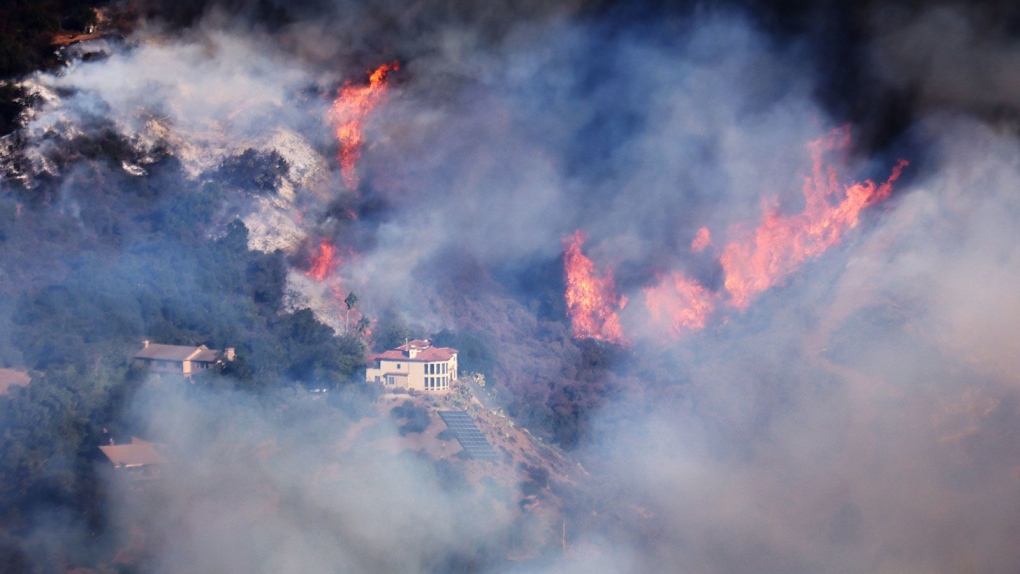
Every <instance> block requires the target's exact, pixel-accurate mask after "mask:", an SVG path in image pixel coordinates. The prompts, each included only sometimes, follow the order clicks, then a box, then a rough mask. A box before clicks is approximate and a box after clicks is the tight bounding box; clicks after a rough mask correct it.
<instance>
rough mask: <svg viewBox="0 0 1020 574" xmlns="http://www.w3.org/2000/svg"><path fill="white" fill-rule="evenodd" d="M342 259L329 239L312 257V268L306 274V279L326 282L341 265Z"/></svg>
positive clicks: (323, 242) (323, 241)
mask: <svg viewBox="0 0 1020 574" xmlns="http://www.w3.org/2000/svg"><path fill="white" fill-rule="evenodd" d="M340 262H341V260H340V258H339V257H338V256H337V248H336V246H335V245H333V242H332V241H330V240H329V238H326V239H323V240H322V241H321V242H320V243H319V250H318V252H317V253H316V254H315V255H314V256H313V257H312V266H311V268H309V269H308V272H307V273H305V277H308V278H309V279H314V280H316V281H320V282H321V281H325V280H326V279H327V278H329V277H330V276H331V275H333V272H334V271H336V268H337V267H338V266H339V265H340Z"/></svg>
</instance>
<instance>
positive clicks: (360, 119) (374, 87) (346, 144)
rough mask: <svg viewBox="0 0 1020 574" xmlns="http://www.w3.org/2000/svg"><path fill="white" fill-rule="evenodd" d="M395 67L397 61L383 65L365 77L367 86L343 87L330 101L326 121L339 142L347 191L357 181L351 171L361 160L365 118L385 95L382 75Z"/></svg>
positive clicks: (384, 83)
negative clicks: (331, 124) (333, 129)
mask: <svg viewBox="0 0 1020 574" xmlns="http://www.w3.org/2000/svg"><path fill="white" fill-rule="evenodd" d="M399 67H400V64H399V63H397V62H393V63H392V64H383V65H382V66H379V67H378V68H376V70H375V71H374V72H372V74H371V75H370V76H369V78H368V85H367V86H365V85H360V86H354V85H351V84H350V83H347V84H344V87H343V88H341V89H340V93H339V94H338V95H337V97H336V99H335V100H333V107H332V109H331V110H330V121H331V122H332V123H333V125H334V127H335V129H336V138H337V140H338V141H339V142H340V151H339V153H338V159H339V160H340V175H341V176H342V177H343V180H344V185H346V186H347V188H348V189H355V188H356V187H358V182H359V181H360V180H359V178H358V175H357V173H355V170H354V168H355V166H356V165H357V163H358V160H359V159H360V158H361V147H362V144H363V143H364V135H363V130H364V124H365V118H367V117H368V114H369V113H370V112H371V111H372V109H373V108H374V107H375V106H376V104H377V103H379V100H380V99H381V98H382V96H383V94H385V93H386V74H388V73H389V72H391V71H393V70H396V69H398V68H399Z"/></svg>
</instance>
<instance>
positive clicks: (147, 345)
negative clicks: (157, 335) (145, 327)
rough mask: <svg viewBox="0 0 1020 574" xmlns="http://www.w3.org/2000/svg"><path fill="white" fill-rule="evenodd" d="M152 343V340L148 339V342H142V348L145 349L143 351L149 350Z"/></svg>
mask: <svg viewBox="0 0 1020 574" xmlns="http://www.w3.org/2000/svg"><path fill="white" fill-rule="evenodd" d="M151 342H152V341H150V340H148V339H146V340H144V341H142V348H143V349H148V348H149V343H151Z"/></svg>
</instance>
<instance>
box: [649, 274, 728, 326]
mask: <svg viewBox="0 0 1020 574" xmlns="http://www.w3.org/2000/svg"><path fill="white" fill-rule="evenodd" d="M715 299H716V295H715V294H714V293H712V292H711V291H709V290H708V289H706V288H704V287H702V286H701V284H699V283H698V282H697V281H695V280H693V279H689V278H688V277H686V276H685V275H683V274H682V273H674V274H672V275H670V276H668V277H660V278H659V284H658V285H656V286H654V287H649V288H648V289H645V306H647V307H648V311H649V312H650V313H651V315H652V320H653V322H655V323H657V324H659V325H665V326H666V328H667V329H668V330H669V332H670V333H671V334H672V335H674V336H680V335H683V334H685V333H689V332H692V331H700V330H701V329H704V328H705V323H706V322H707V321H708V317H709V315H711V314H712V312H713V311H715Z"/></svg>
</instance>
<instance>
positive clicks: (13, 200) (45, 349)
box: [0, 132, 364, 572]
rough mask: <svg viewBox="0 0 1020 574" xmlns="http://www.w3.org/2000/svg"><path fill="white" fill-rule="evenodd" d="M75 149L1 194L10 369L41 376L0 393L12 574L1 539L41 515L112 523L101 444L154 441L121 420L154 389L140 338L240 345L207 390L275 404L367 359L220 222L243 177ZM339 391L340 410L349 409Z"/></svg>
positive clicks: (0, 286)
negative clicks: (290, 302) (290, 294)
mask: <svg viewBox="0 0 1020 574" xmlns="http://www.w3.org/2000/svg"><path fill="white" fill-rule="evenodd" d="M71 149H72V150H73V154H74V157H73V159H72V158H64V161H65V162H67V163H70V162H72V161H73V162H75V165H76V169H75V170H73V175H69V176H66V177H63V178H61V180H60V181H59V182H56V181H53V182H42V183H41V184H40V185H37V186H34V187H17V186H13V184H12V187H11V188H10V189H9V191H10V193H9V195H8V196H7V197H0V270H2V271H0V318H2V319H0V366H3V367H14V368H27V369H28V370H29V372H30V373H31V376H32V382H31V384H30V385H28V386H27V387H24V388H18V387H15V388H12V390H11V391H10V393H9V394H8V395H6V396H0V525H2V526H0V554H2V553H3V549H4V548H7V549H8V553H7V554H4V555H0V570H2V571H4V572H17V571H19V569H18V568H17V565H18V564H19V563H20V562H19V561H23V558H22V557H20V555H19V554H18V553H17V552H16V551H15V550H13V549H14V548H16V545H15V544H7V543H5V541H7V542H10V541H16V540H17V539H18V537H19V536H22V535H23V534H24V533H25V532H28V531H29V530H30V529H31V527H32V523H31V521H32V519H31V517H33V516H38V515H39V513H40V512H41V511H43V510H44V509H49V510H47V512H52V511H54V509H59V512H62V513H70V514H71V515H72V516H76V517H78V518H77V519H76V520H77V522H80V523H81V524H84V525H86V528H87V529H89V530H93V531H94V530H95V529H99V528H100V527H101V525H102V523H103V520H104V516H103V514H102V508H103V505H102V497H103V493H102V491H101V486H100V484H101V483H100V481H98V480H97V478H96V476H95V473H96V468H97V465H96V462H97V461H98V459H99V457H100V454H99V451H98V449H97V448H96V447H97V445H99V444H104V443H105V442H107V441H108V440H109V439H110V438H114V437H115V438H117V439H121V438H126V437H127V436H129V435H130V434H135V433H140V432H141V433H144V428H139V427H142V426H143V425H140V424H139V423H138V422H137V421H132V420H131V419H126V418H124V417H123V414H124V411H125V407H126V405H128V404H129V403H130V401H131V398H132V396H133V394H134V393H135V391H136V390H137V389H138V388H139V386H140V385H141V384H142V382H143V381H144V380H145V379H146V373H145V372H144V370H143V369H140V368H139V367H137V366H135V365H132V364H131V361H130V356H131V354H132V353H133V352H134V351H136V350H137V349H138V348H140V347H139V345H140V342H141V340H142V339H144V338H150V339H153V340H156V341H158V342H161V343H171V344H187V345H199V344H206V345H208V346H209V347H211V348H215V349H222V348H224V347H228V346H229V347H235V348H236V349H237V359H236V360H235V361H234V362H232V363H228V364H227V365H226V366H225V368H223V369H222V370H220V371H219V372H215V373H210V374H208V376H205V377H203V378H200V379H198V381H197V383H196V384H197V385H199V386H206V387H230V388H236V389H241V390H242V391H244V392H248V393H253V394H260V395H263V396H265V397H269V399H270V400H272V397H274V396H277V394H278V393H272V392H270V393H266V392H264V391H267V390H278V389H281V388H286V387H296V388H298V389H300V388H301V387H312V388H321V387H331V388H334V389H339V388H340V387H344V386H345V384H346V383H348V382H349V381H352V380H355V379H357V378H358V377H359V375H360V369H361V368H362V362H363V356H364V347H363V344H362V342H361V341H360V340H359V339H358V338H356V337H353V336H340V337H338V336H336V335H335V333H334V332H333V330H332V329H331V328H330V327H328V326H326V325H323V324H322V323H319V322H318V321H317V320H316V319H315V317H314V316H313V314H312V313H311V311H309V310H307V309H303V310H298V311H296V312H285V311H284V310H283V304H282V303H283V296H284V284H285V278H286V261H285V260H284V256H283V254H282V253H279V252H277V253H268V254H267V253H261V252H256V251H251V250H249V249H248V246H247V244H248V231H247V229H245V227H244V225H243V224H242V223H241V222H240V221H237V220H234V221H227V222H220V221H218V220H217V219H216V218H215V217H214V214H215V213H216V207H217V204H216V201H218V200H217V199H215V198H218V197H220V196H221V194H222V193H223V190H222V189H221V187H223V188H225V187H226V186H231V187H232V188H234V189H236V186H237V181H226V182H224V181H223V179H224V177H225V176H228V175H229V176H233V179H236V178H237V177H238V174H237V170H234V169H228V170H221V171H220V172H217V173H213V174H210V176H209V177H207V178H204V179H203V178H200V179H199V180H193V179H188V178H186V177H185V176H184V174H183V173H182V170H181V166H180V165H179V164H178V162H177V161H176V160H175V159H174V158H172V157H170V156H166V157H163V158H162V159H160V160H159V161H157V162H156V163H155V164H152V165H148V166H147V170H148V174H147V175H146V176H143V177H134V176H130V175H127V174H125V173H124V171H123V170H121V169H119V166H120V161H121V160H122V159H125V158H123V157H122V155H123V154H125V153H128V150H129V149H130V146H127V145H126V144H125V143H124V142H122V141H119V140H118V138H117V136H115V135H112V134H111V133H110V132H102V134H101V135H99V136H94V137H91V138H81V140H80V141H76V142H73V145H72V146H71ZM244 161H246V159H245V157H242V158H240V159H239V160H238V162H240V163H242V164H243V162H244ZM268 161H269V163H270V164H272V165H275V164H276V163H278V161H277V160H276V158H269V160H268ZM265 163H266V162H265V161H263V162H262V164H260V165H265ZM276 167H279V166H276ZM265 173H266V172H265V171H264V170H263V171H262V172H259V173H258V174H257V175H258V176H260V177H267V176H266V175H265ZM259 181H264V180H255V181H254V183H253V185H254V186H255V187H258V186H259V185H261V184H260V183H259ZM260 191H261V190H259V189H255V190H253V191H252V192H253V193H256V192H260ZM235 193H242V192H239V191H235ZM334 394H335V395H336V397H337V398H336V400H333V399H332V398H331V401H330V402H331V404H333V405H334V406H336V407H340V408H347V407H346V406H345V404H344V403H345V402H353V401H345V400H344V396H345V394H344V393H334Z"/></svg>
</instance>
